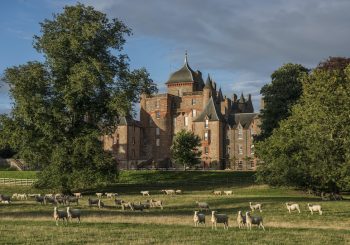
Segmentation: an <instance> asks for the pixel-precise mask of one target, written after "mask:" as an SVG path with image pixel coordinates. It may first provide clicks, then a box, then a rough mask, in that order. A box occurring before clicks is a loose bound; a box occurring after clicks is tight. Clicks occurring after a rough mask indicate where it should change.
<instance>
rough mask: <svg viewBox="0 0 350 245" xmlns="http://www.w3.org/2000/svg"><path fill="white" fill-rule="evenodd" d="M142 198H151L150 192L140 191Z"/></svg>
mask: <svg viewBox="0 0 350 245" xmlns="http://www.w3.org/2000/svg"><path fill="white" fill-rule="evenodd" d="M140 193H141V194H142V196H149V191H140Z"/></svg>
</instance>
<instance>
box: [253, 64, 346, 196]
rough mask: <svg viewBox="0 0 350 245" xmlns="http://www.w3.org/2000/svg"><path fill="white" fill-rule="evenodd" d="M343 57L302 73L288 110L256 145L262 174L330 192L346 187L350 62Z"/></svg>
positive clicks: (269, 179) (267, 178)
mask: <svg viewBox="0 0 350 245" xmlns="http://www.w3.org/2000/svg"><path fill="white" fill-rule="evenodd" d="M336 60H337V61H340V59H339V58H337V59H336ZM344 60H345V59H342V60H341V62H335V60H334V59H333V58H331V59H329V60H327V61H325V62H322V63H320V65H319V66H318V67H317V68H316V69H314V70H313V71H312V73H311V74H310V75H309V76H308V77H304V80H303V95H302V97H301V99H300V101H299V103H297V104H296V105H295V106H294V107H293V110H292V115H291V116H290V117H289V118H288V119H286V120H284V121H282V122H281V126H280V128H278V129H276V130H275V131H274V132H273V134H272V136H271V137H269V138H268V139H267V140H265V141H264V142H260V143H259V144H258V145H257V153H258V155H259V157H260V158H261V159H263V161H264V162H263V163H262V164H261V165H260V168H259V171H258V176H259V178H260V179H261V180H263V181H265V182H267V183H270V184H274V185H293V186H299V187H307V188H312V189H317V190H323V191H332V192H338V191H339V190H349V189H350V178H349V174H350V149H349V145H350V126H349V123H348V121H349V115H350V66H346V65H344V62H343V61H344ZM347 64H348V65H349V60H348V63H347Z"/></svg>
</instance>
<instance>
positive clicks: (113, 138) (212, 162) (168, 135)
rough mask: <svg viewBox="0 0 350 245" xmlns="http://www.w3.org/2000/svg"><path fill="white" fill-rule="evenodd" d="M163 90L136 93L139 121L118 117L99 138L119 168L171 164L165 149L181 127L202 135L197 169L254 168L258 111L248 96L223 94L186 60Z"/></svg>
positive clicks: (128, 117) (168, 165) (171, 76)
mask: <svg viewBox="0 0 350 245" xmlns="http://www.w3.org/2000/svg"><path fill="white" fill-rule="evenodd" d="M166 86H167V93H164V94H156V95H149V96H148V95H145V94H143V95H142V96H141V101H140V106H141V108H140V121H137V120H134V119H133V118H132V117H130V116H126V117H122V118H120V120H119V123H118V126H117V128H116V130H115V132H114V134H112V135H106V136H104V137H103V143H104V149H105V150H109V151H111V152H112V154H113V155H114V156H115V158H116V160H117V162H118V164H119V168H122V169H129V168H138V167H140V166H143V165H146V164H150V163H151V164H153V165H154V164H156V165H157V166H155V167H174V164H173V163H172V162H171V153H170V147H171V144H172V140H173V137H174V135H175V134H176V133H177V132H178V131H180V130H182V129H186V130H189V131H192V132H194V133H195V134H196V135H198V136H199V137H200V138H201V140H202V141H201V145H202V146H201V149H200V150H201V152H202V155H201V167H202V168H211V169H226V168H231V169H234V170H255V169H256V166H257V159H256V157H255V156H254V144H253V136H254V135H256V134H258V133H259V127H258V126H259V118H258V114H257V113H254V108H253V103H252V99H251V95H248V98H245V97H244V95H243V93H242V94H241V96H240V98H239V99H238V97H237V95H236V94H234V95H233V97H232V99H230V98H227V97H226V96H223V94H222V91H221V89H217V84H216V83H215V82H214V80H213V79H212V78H211V77H210V76H209V75H208V77H207V79H206V81H205V82H204V80H203V78H202V73H201V72H200V71H199V70H197V71H194V70H192V69H191V67H190V66H189V64H188V60H187V54H186V56H185V61H184V65H183V67H182V68H181V69H179V70H177V71H175V72H174V73H172V74H171V75H170V77H169V79H168V81H167V82H166Z"/></svg>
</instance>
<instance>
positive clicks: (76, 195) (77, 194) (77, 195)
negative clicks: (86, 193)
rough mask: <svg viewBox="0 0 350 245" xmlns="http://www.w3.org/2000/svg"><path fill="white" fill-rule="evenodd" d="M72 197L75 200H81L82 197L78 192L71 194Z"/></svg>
mask: <svg viewBox="0 0 350 245" xmlns="http://www.w3.org/2000/svg"><path fill="white" fill-rule="evenodd" d="M73 196H75V197H76V198H82V197H83V195H82V194H81V193H80V192H75V193H73Z"/></svg>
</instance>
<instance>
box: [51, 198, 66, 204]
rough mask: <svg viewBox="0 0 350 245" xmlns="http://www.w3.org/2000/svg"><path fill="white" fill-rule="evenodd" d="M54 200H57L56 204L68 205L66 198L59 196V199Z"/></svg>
mask: <svg viewBox="0 0 350 245" xmlns="http://www.w3.org/2000/svg"><path fill="white" fill-rule="evenodd" d="M53 199H54V200H56V203H58V204H63V205H66V197H61V196H58V197H57V198H56V197H55V198H53Z"/></svg>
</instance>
